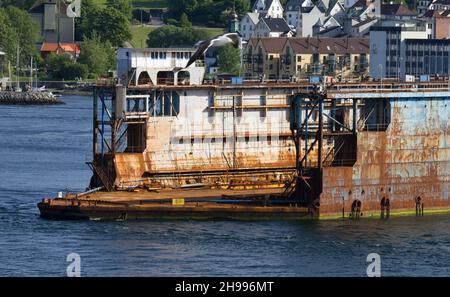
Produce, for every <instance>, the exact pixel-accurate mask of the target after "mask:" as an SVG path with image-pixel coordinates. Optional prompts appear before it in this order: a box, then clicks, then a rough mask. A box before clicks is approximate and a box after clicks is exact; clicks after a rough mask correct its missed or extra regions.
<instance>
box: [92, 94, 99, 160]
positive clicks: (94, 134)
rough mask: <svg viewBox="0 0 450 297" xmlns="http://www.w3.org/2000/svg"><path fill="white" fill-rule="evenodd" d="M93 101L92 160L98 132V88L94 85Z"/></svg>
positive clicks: (95, 151)
mask: <svg viewBox="0 0 450 297" xmlns="http://www.w3.org/2000/svg"><path fill="white" fill-rule="evenodd" d="M93 95H94V101H93V107H92V112H93V115H92V124H93V127H92V160H94V159H95V155H96V154H97V149H98V143H97V136H98V135H97V134H98V110H97V108H98V90H97V88H96V87H94V94H93Z"/></svg>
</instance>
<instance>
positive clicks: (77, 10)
mask: <svg viewBox="0 0 450 297" xmlns="http://www.w3.org/2000/svg"><path fill="white" fill-rule="evenodd" d="M66 2H67V3H69V5H68V6H67V10H66V13H67V16H68V17H69V18H79V17H81V0H66Z"/></svg>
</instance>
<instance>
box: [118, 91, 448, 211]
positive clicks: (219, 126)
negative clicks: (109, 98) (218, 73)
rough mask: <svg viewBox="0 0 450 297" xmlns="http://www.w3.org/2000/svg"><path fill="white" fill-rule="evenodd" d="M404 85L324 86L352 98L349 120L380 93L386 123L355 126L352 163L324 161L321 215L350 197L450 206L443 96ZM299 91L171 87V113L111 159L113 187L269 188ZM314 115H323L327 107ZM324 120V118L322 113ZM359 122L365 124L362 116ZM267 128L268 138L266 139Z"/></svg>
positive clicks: (287, 146)
mask: <svg viewBox="0 0 450 297" xmlns="http://www.w3.org/2000/svg"><path fill="white" fill-rule="evenodd" d="M412 86H414V85H411V84H409V85H406V87H403V86H399V90H395V91H393V90H392V89H389V90H384V89H378V85H376V84H371V85H367V86H351V85H337V86H335V87H333V88H332V89H330V90H329V91H328V94H327V96H328V98H334V99H336V98H338V99H339V105H340V106H341V107H344V108H345V107H346V106H347V107H349V106H351V104H352V103H351V102H352V100H348V99H349V98H357V99H358V110H357V113H356V116H357V119H358V120H359V119H360V118H361V117H362V115H363V113H364V112H363V110H364V106H365V105H366V104H369V101H368V100H378V99H386V98H388V99H389V103H390V104H389V110H390V113H389V114H390V122H389V124H388V126H387V129H384V128H383V129H380V131H364V130H362V127H358V128H359V129H358V133H357V135H356V150H355V151H356V163H355V164H354V165H351V166H348V165H347V166H348V167H333V166H339V164H333V162H332V161H333V160H324V161H329V162H325V163H324V164H325V167H324V168H323V171H322V172H323V176H322V184H323V192H322V193H321V195H320V214H321V215H323V216H325V215H328V216H334V215H338V214H341V213H342V210H343V211H344V213H345V214H344V215H348V213H349V211H350V209H351V204H352V202H353V201H354V200H356V199H358V200H361V201H362V211H363V213H365V214H366V215H369V214H375V213H379V210H380V201H381V199H382V198H383V197H385V198H388V199H390V202H391V210H392V211H393V212H394V211H397V212H403V211H411V210H412V209H414V207H415V201H414V199H415V198H417V197H418V196H420V197H421V198H422V202H423V203H424V206H425V208H426V209H431V208H447V207H449V206H450V202H449V201H448V196H449V171H450V170H449V169H450V168H449V149H450V148H449V142H450V140H449V136H448V131H449V124H448V118H449V110H450V109H449V107H448V102H449V99H448V98H449V96H450V93H449V92H448V91H444V90H443V88H442V86H441V85H439V86H438V87H431V86H434V85H430V86H428V85H426V86H425V87H422V88H421V89H420V91H419V92H418V91H417V89H416V87H415V86H414V88H413V87H412ZM393 87H394V86H390V88H393ZM162 89H163V88H162ZM300 89H301V90H302V91H305V90H310V86H298V85H272V86H267V85H243V86H234V87H229V86H223V87H222V88H219V87H212V86H199V87H196V88H194V87H185V88H181V87H171V88H170V90H172V91H174V92H177V94H178V96H179V98H180V108H179V109H180V110H179V114H178V115H177V116H169V117H161V116H159V117H155V116H150V117H149V118H148V119H146V122H145V134H146V136H147V139H146V145H145V150H144V151H143V152H142V153H126V152H125V153H117V154H116V155H115V176H116V180H115V183H116V186H118V187H119V188H121V187H122V188H123V187H125V188H126V187H129V186H150V187H151V186H155V187H158V188H165V187H178V186H180V185H184V184H195V183H199V182H201V183H205V184H209V185H217V186H218V187H225V188H227V187H239V186H242V187H249V188H251V187H254V188H270V187H279V186H282V185H284V184H287V183H289V181H291V180H292V177H293V173H294V166H295V163H296V160H295V157H296V156H295V146H294V143H293V141H292V137H291V135H292V134H291V131H290V120H291V119H290V110H289V109H290V96H292V95H293V94H295V93H296V92H297V91H299V90H300ZM158 90H161V88H160V89H158ZM153 91H155V90H152V89H133V90H132V92H134V93H136V92H140V93H143V94H150V93H151V92H153ZM233 102H234V103H233ZM324 113H325V114H326V115H328V116H329V115H332V113H331V112H330V106H327V105H326V106H325V110H324ZM302 118H305V114H303V115H302ZM343 118H344V121H345V123H344V124H345V125H347V126H351V123H352V122H353V115H352V113H351V112H348V110H347V111H345V115H344V116H343ZM316 120H317V117H316V116H312V117H311V121H310V122H309V124H311V125H314V124H317V122H316ZM324 120H325V125H327V124H328V125H329V124H330V120H329V119H328V118H324ZM368 123H369V124H372V123H371V120H370V119H369V120H368ZM385 128H386V127H385ZM272 134H273V135H277V137H270V138H268V137H267V135H272ZM262 135H263V136H264V135H265V136H266V137H265V138H264V137H261V136H262ZM234 136H235V137H234ZM212 139H214V142H213V141H211V140H212ZM334 141H335V140H332V139H331V141H329V139H327V140H325V143H324V148H323V150H324V151H323V156H326V155H327V154H326V152H328V151H329V150H333V147H334V143H333V142H334ZM310 143H311V141H309V142H308V144H310ZM302 154H303V153H301V154H300V158H302ZM317 155H318V150H317V147H314V148H313V150H312V152H311V156H312V158H310V161H309V162H310V163H308V166H316V165H317V164H315V163H314V160H315V158H316V157H317ZM340 165H342V164H340ZM212 192H213V190H212Z"/></svg>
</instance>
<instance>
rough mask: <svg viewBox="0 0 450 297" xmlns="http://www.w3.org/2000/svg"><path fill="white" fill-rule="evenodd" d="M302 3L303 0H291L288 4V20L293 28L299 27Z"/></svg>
mask: <svg viewBox="0 0 450 297" xmlns="http://www.w3.org/2000/svg"><path fill="white" fill-rule="evenodd" d="M302 4H303V0H289V1H288V3H287V4H286V22H287V23H288V25H289V27H291V29H295V28H296V27H297V24H298V20H299V17H300V9H301V7H302Z"/></svg>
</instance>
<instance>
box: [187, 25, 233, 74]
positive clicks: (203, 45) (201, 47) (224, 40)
mask: <svg viewBox="0 0 450 297" xmlns="http://www.w3.org/2000/svg"><path fill="white" fill-rule="evenodd" d="M229 43H231V44H232V45H233V46H234V47H235V48H239V47H240V44H241V37H240V35H239V33H226V34H223V35H219V36H216V37H214V38H211V39H208V40H205V41H200V42H198V43H197V44H196V45H195V47H196V48H197V50H196V51H195V53H194V54H193V55H192V57H191V59H190V60H189V62H188V63H187V65H186V68H188V67H189V66H191V65H192V63H194V62H195V61H197V60H198V59H200V58H201V57H202V56H203V55H204V54H205V53H206V51H207V50H208V49H209V48H210V47H212V46H215V47H220V46H224V45H226V44H229Z"/></svg>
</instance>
